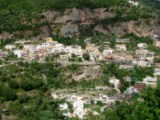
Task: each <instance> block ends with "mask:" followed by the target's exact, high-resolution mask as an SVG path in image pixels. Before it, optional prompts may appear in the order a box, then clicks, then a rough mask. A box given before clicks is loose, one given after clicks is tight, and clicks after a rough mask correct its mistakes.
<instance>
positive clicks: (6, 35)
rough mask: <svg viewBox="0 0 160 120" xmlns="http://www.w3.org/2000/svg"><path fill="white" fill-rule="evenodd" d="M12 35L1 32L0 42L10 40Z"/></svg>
mask: <svg viewBox="0 0 160 120" xmlns="http://www.w3.org/2000/svg"><path fill="white" fill-rule="evenodd" d="M12 36H13V35H12V34H10V33H8V32H2V33H1V34H0V40H3V39H8V38H11V37H12Z"/></svg>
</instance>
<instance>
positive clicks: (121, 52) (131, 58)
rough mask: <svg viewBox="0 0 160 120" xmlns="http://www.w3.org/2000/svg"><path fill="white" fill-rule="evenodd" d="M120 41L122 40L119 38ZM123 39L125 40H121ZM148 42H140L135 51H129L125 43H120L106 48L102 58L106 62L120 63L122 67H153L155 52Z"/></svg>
mask: <svg viewBox="0 0 160 120" xmlns="http://www.w3.org/2000/svg"><path fill="white" fill-rule="evenodd" d="M117 41H120V40H117ZM121 41H123V40H121ZM147 46H148V45H147V44H146V43H139V44H138V45H137V49H136V50H135V51H133V52H131V51H127V46H126V44H125V43H121V44H120V43H118V42H117V44H116V46H115V49H113V48H106V49H104V50H103V53H102V55H101V56H100V60H101V61H104V62H116V63H119V68H120V69H129V70H130V69H133V68H134V66H139V67H143V68H145V67H151V66H152V65H153V64H154V57H155V54H154V52H151V51H149V50H148V49H147Z"/></svg>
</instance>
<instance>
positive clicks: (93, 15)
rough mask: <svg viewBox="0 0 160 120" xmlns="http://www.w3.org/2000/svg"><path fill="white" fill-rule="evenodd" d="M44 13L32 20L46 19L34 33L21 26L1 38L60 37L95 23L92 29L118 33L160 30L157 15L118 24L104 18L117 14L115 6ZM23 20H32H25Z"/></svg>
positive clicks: (137, 33)
mask: <svg viewBox="0 0 160 120" xmlns="http://www.w3.org/2000/svg"><path fill="white" fill-rule="evenodd" d="M41 16H42V18H41V19H40V20H36V19H33V20H32V23H34V24H36V23H45V24H42V25H41V26H38V27H37V28H36V30H37V31H38V32H36V33H35V32H33V30H18V31H14V32H12V33H9V32H5V31H2V32H1V33H0V40H1V39H7V38H12V37H15V38H17V37H18V38H30V39H40V38H43V37H49V36H54V35H58V36H61V37H73V36H80V35H81V30H82V31H83V28H87V27H89V26H92V29H91V30H90V31H89V32H95V31H98V32H100V33H104V34H108V33H114V34H115V35H117V36H122V35H124V34H126V33H135V34H136V35H138V36H150V35H152V34H154V33H157V34H160V21H159V17H158V16H157V15H155V16H154V17H150V18H148V19H139V20H138V21H137V20H130V21H125V22H116V23H115V24H108V23H102V22H101V21H103V20H107V19H112V18H114V17H115V16H116V13H115V9H106V8H98V9H89V8H82V9H77V8H73V9H66V10H65V11H56V10H48V11H44V12H42V13H41ZM156 16H157V17H156ZM24 24H29V23H27V22H25V21H24Z"/></svg>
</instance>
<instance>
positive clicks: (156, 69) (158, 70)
mask: <svg viewBox="0 0 160 120" xmlns="http://www.w3.org/2000/svg"><path fill="white" fill-rule="evenodd" d="M154 75H156V76H160V68H155V69H154Z"/></svg>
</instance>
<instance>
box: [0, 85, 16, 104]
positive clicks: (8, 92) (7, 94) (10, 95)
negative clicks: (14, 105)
mask: <svg viewBox="0 0 160 120" xmlns="http://www.w3.org/2000/svg"><path fill="white" fill-rule="evenodd" d="M2 96H3V98H4V99H5V100H6V101H9V100H15V99H16V98H17V95H16V92H15V91H14V90H13V89H11V88H9V87H7V88H4V90H3V93H2Z"/></svg>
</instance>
